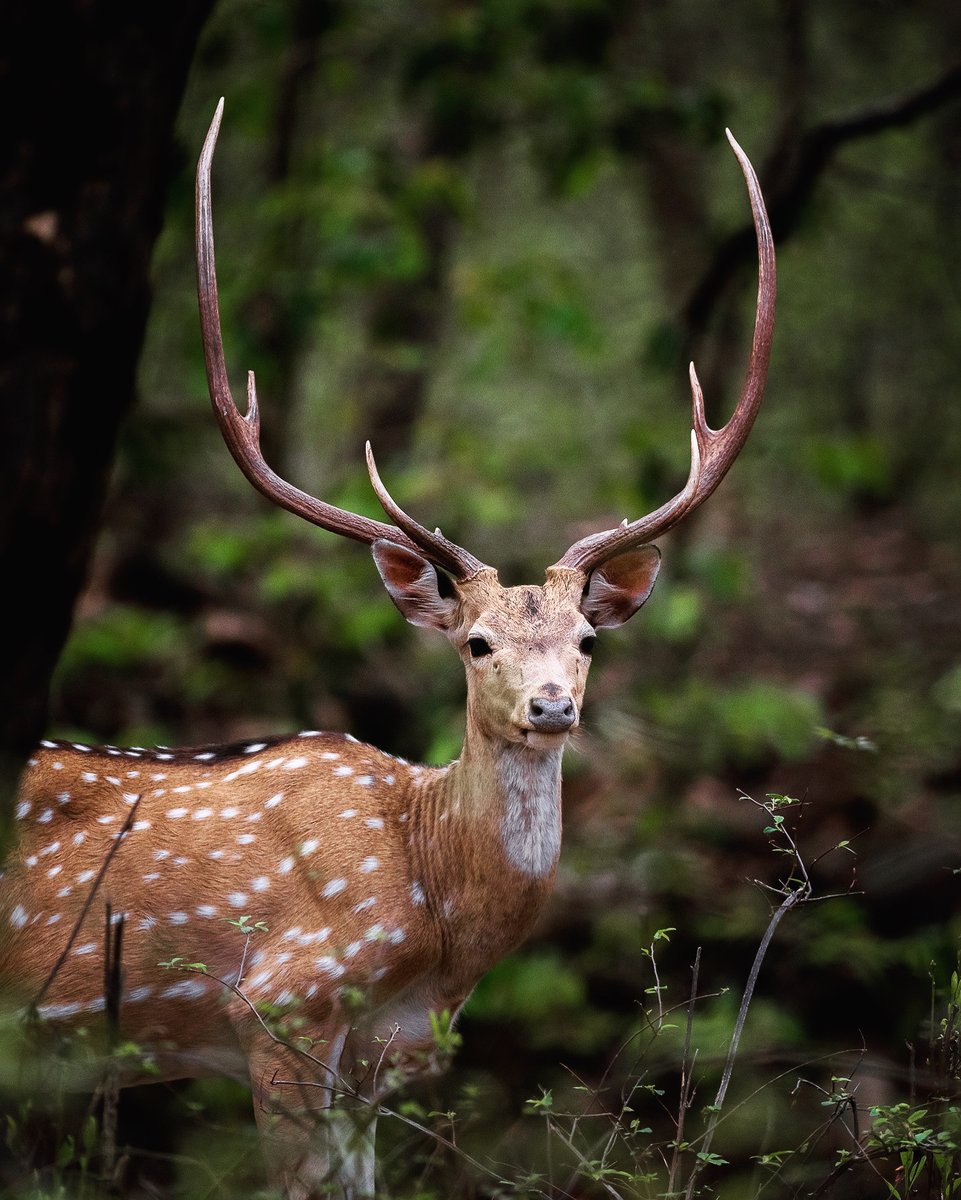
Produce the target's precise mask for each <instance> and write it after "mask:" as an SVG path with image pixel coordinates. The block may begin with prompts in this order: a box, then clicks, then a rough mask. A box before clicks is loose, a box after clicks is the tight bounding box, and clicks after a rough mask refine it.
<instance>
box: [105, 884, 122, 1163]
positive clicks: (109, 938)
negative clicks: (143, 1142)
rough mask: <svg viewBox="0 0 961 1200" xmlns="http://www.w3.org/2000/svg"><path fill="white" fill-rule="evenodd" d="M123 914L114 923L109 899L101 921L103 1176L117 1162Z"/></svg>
mask: <svg viewBox="0 0 961 1200" xmlns="http://www.w3.org/2000/svg"><path fill="white" fill-rule="evenodd" d="M123 930H124V917H123V913H120V914H119V915H118V918H117V921H116V923H114V920H113V912H112V908H111V904H110V901H109V900H108V901H107V904H106V914H105V922H104V956H103V994H104V1001H105V1016H106V1021H107V1050H108V1059H107V1068H106V1072H105V1077H104V1081H103V1110H102V1124H101V1133H100V1156H101V1159H102V1160H103V1172H104V1175H105V1176H108V1177H109V1176H112V1175H113V1173H114V1169H115V1166H116V1161H117V1109H118V1106H119V1101H120V1073H119V1071H118V1069H117V1060H116V1058H115V1051H116V1048H117V1042H118V1040H119V1038H118V1034H119V1031H120V1000H121V995H122V992H123V975H122V972H121V964H122V961H123Z"/></svg>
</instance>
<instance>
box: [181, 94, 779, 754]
mask: <svg viewBox="0 0 961 1200" xmlns="http://www.w3.org/2000/svg"><path fill="white" fill-rule="evenodd" d="M222 114H223V101H221V102H220V105H219V106H218V108H217V112H216V114H215V116H214V120H213V123H212V124H211V127H210V130H209V132H208V134H207V139H206V141H205V143H204V148H203V153H202V154H201V158H200V163H199V166H198V171H197V270H198V297H199V302H200V316H201V327H202V331H203V344H204V356H205V360H206V366H207V379H208V384H209V388H210V396H211V400H212V403H213V407H214V411H215V413H216V415H217V421H218V423H219V425H220V429H221V432H222V433H223V436H224V439H225V441H226V443H227V446H228V448H229V449H230V452H231V454H232V455H233V456H234V459H235V460H236V462H237V464H238V465H239V467H240V469H241V470H242V471H243V473H244V474H245V475H246V476H247V478H248V479H249V480H250V482H251V483H252V484H253V485H254V487H256V488H257V489H258V490H259V491H260V492H262V493H263V495H265V496H266V497H267V498H268V499H269V500H271V501H273V502H274V503H275V504H279V505H280V506H281V507H283V508H286V509H288V510H289V511H291V512H293V513H295V514H296V515H298V516H300V517H303V518H304V519H305V520H308V521H310V522H312V523H313V524H315V525H319V526H320V527H321V528H322V529H327V530H330V531H331V532H334V533H339V534H342V535H344V536H345V537H350V538H354V539H355V540H357V541H361V542H366V543H367V544H368V545H370V547H371V551H372V553H373V557H374V562H375V563H376V566H377V569H378V571H379V572H380V575H381V578H382V579H383V581H384V584H385V586H386V588H387V591H388V592H389V594H390V596H391V598H392V599H393V601H394V603H395V604H396V605H397V607H398V608H399V609H400V611H401V612H402V613H403V615H404V616H405V617H406V618H407V620H408V621H410V622H412V623H413V624H415V625H421V626H425V627H427V628H431V629H437V630H439V631H440V632H442V633H443V634H444V635H445V636H446V637H447V638H448V640H449V641H450V642H451V643H452V645H453V646H454V647H455V649H456V650H457V652H458V653H459V655H460V657H461V659H462V660H463V662H464V665H465V668H466V671H467V686H468V729H469V730H474V731H475V732H476V733H478V734H481V735H486V736H488V737H491V738H496V739H501V740H503V741H506V742H509V743H519V744H526V745H527V746H529V747H530V748H532V749H537V748H540V749H546V748H549V747H555V746H556V745H557V744H558V742H563V740H564V739H565V738H566V736H567V734H568V733H569V732H570V730H571V729H573V728H574V727H575V726H576V725H577V723H578V720H579V717H580V709H581V701H582V698H583V695H584V684H585V681H586V677H587V670H588V666H589V664H590V656H591V649H592V647H593V644H594V634H595V630H597V629H599V628H609V627H612V626H616V625H620V624H622V623H623V622H624V621H626V620H628V619H629V618H630V617H631V616H633V614H634V613H635V612H636V611H637V610H638V608H640V606H641V605H642V604H643V603H644V602H645V600H646V599H647V598H648V596H649V595H650V594H651V590H652V588H653V586H654V581H655V579H656V577H657V571H658V565H659V562H660V554H659V552H658V551H657V549H656V548H655V547H653V546H652V545H650V543H651V542H652V541H653V540H654V538H656V537H658V536H659V535H660V534H662V533H666V532H667V531H668V530H669V529H671V528H673V527H674V526H675V525H676V524H678V522H679V521H681V520H682V519H683V518H684V517H686V516H688V515H689V514H690V513H692V512H693V511H694V510H695V509H696V508H697V507H698V506H699V505H700V504H702V503H703V501H704V500H706V499H707V497H708V496H709V495H710V494H711V493H712V492H713V491H714V489H715V488H716V487H717V485H718V484H719V483H720V481H721V480H722V479H723V477H724V475H725V474H726V473H727V471H728V469H729V468H730V466H731V464H732V463H733V462H734V459H735V458H736V457H737V455H738V454H739V453H740V451H741V448H742V447H743V445H744V443H745V441H746V440H747V436H748V434H749V433H750V430H751V426H752V425H753V423H754V419H755V417H756V415H757V412H758V409H759V407H760V404H761V400H762V397H763V393H764V383H765V378H766V375H767V368H768V362H769V359H770V353H771V341H772V335H773V331H774V298H775V265H774V246H773V240H772V237H771V230H770V226H769V224H768V219H767V214H766V212H765V209H764V201H763V199H762V196H761V190H760V186H759V184H758V181H757V177H756V175H755V173H754V169H753V167H752V166H751V164H750V162H749V160H748V158H747V156H746V155H745V154H744V152H743V150H741V148H740V146H738V144H737V142H736V141H735V140H734V138H733V137H732V136H731V134H730V132H728V135H727V136H728V140H729V141H730V144H731V147H732V149H733V151H734V154H735V155H736V157H737V160H738V162H739V164H740V166H741V170H742V172H743V174H744V178H745V181H746V183H747V188H748V194H749V196H750V201H751V209H752V212H753V215H754V227H755V230H756V233H757V241H758V259H759V284H758V299H757V310H756V317H755V326H754V341H753V346H752V350H751V358H750V362H749V364H748V369H747V374H746V376H745V380H744V384H743V387H742V391H741V396H740V399H739V400H738V403H737V407H736V409H735V411H734V414H733V416H732V417H731V419H730V420H729V421H728V422H727V424H726V425H725V426H724V427H723V428H722V429H717V430H715V429H711V428H710V427H709V426H708V424H707V421H706V419H705V415H704V399H703V395H702V393H701V387H700V384H699V383H698V379H697V374H696V373H695V370H694V366H693V364H692V365H691V368H690V381H691V391H692V397H693V428H692V431H691V468H690V473H689V475H688V480H687V483H686V485H685V486H684V488H683V489H682V490H681V491H680V492H678V494H677V495H676V496H674V497H673V499H671V500H669V501H667V503H666V504H663V505H661V507H660V508H658V509H656V510H655V511H654V512H652V513H649V514H648V515H646V516H643V517H640V518H638V519H637V520H634V521H628V520H625V521H624V522H623V523H622V524H621V525H619V526H618V527H617V528H615V529H610V530H606V531H603V532H600V533H595V534H591V535H589V536H588V537H585V538H582V539H581V540H580V541H578V542H575V544H574V545H572V546H571V547H570V549H569V550H568V551H567V552H566V553H565V554H564V555H563V556H562V557H561V558H560V559H559V560H558V561H557V562H556V563H554V565H553V566H551V567H549V568H548V570H547V580H546V582H545V583H544V584H543V585H542V586H540V587H537V586H529V587H515V588H505V587H502V586H501V584H500V583H499V582H498V578H497V572H496V570H495V569H494V568H493V567H489V566H486V565H485V564H484V563H482V562H480V561H479V560H478V559H477V558H475V557H474V556H473V555H472V554H470V553H469V552H468V551H466V550H464V549H462V548H461V547H460V546H457V545H455V544H454V543H453V542H451V541H449V540H448V539H447V538H446V537H444V535H443V534H442V533H441V531H440V530H439V529H435V530H434V531H433V532H430V531H429V530H428V529H426V528H425V527H424V526H422V525H420V524H418V522H417V521H415V520H414V519H413V518H412V517H411V516H409V515H408V514H407V513H406V512H405V511H404V510H403V509H402V508H401V507H400V505H399V504H397V502H396V501H395V500H394V499H393V498H392V497H391V495H390V494H389V492H388V491H387V489H386V488H385V487H384V484H383V482H382V481H381V478H380V476H379V474H378V472H377V467H376V464H375V462H374V457H373V453H372V451H371V448H370V444H369V443H368V444H367V467H368V472H369V474H370V479H371V483H372V485H373V488H374V491H375V493H376V495H377V498H378V500H379V501H380V503H381V505H382V507H383V508H384V511H385V512H386V513H387V515H388V516H389V517H390V518H391V521H392V522H393V523H392V524H386V523H384V522H381V521H374V520H371V519H369V518H367V517H362V516H359V515H357V514H355V513H351V512H348V511H345V510H344V509H340V508H336V507H334V506H333V505H330V504H327V503H325V502H324V501H322V500H319V499H317V498H315V497H313V496H310V495H308V494H307V493H305V492H302V491H300V490H299V489H297V488H295V487H292V486H291V485H290V484H289V483H287V482H286V481H285V480H283V479H281V478H280V477H279V476H278V475H276V474H275V473H274V472H273V471H272V470H271V468H270V467H269V466H268V465H267V463H266V462H265V461H264V458H263V455H262V453H261V450H260V439H259V423H260V418H259V412H258V407H257V393H256V386H255V383H254V376H253V372H250V373H249V374H248V377H247V412H246V415H242V414H241V413H240V412H239V411H238V409H237V407H236V405H235V403H234V401H233V398H232V396H231V392H230V386H229V383H228V379H227V370H226V364H225V360H224V351H223V342H222V337H221V330H220V315H219V311H218V307H217V279H216V267H215V261H214V244H213V225H212V218H211V200H210V166H211V160H212V158H213V153H214V147H215V145H216V141H217V135H218V132H219V129H220V122H221V117H222Z"/></svg>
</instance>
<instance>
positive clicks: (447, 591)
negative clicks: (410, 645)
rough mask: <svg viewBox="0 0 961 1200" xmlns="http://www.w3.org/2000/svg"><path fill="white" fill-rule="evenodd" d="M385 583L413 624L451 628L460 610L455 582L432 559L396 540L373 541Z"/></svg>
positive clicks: (391, 596)
mask: <svg viewBox="0 0 961 1200" xmlns="http://www.w3.org/2000/svg"><path fill="white" fill-rule="evenodd" d="M370 552H371V554H373V556H374V562H375V563H376V565H377V570H378V571H379V572H380V577H381V579H383V581H384V587H386V588H387V591H388V592H389V593H390V598H391V600H393V602H394V603H395V604H396V605H397V607H398V608H399V609H400V611H401V612H402V613H403V614H404V616H405V617H406V618H407V620H408V621H410V623H411V624H412V625H423V626H424V627H425V628H427V629H441V630H446V629H449V628H450V626H451V625H452V624H453V621H454V617H455V615H456V612H457V599H456V597H455V595H454V589H453V585H452V584H451V583H450V580H448V578H447V576H446V575H443V576H442V575H441V574H440V572H439V571H437V570H436V569H435V568H434V566H433V564H432V563H429V562H428V561H427V559H426V558H422V557H421V556H420V555H419V554H415V553H414V551H413V550H408V549H406V548H405V547H404V546H398V545H396V544H395V543H394V542H388V541H383V540H381V541H376V542H372V543H371V547H370Z"/></svg>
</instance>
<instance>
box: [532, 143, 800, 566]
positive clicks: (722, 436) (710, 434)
mask: <svg viewBox="0 0 961 1200" xmlns="http://www.w3.org/2000/svg"><path fill="white" fill-rule="evenodd" d="M725 132H726V134H727V140H728V141H729V142H730V144H731V149H732V150H733V151H734V154H735V156H736V157H737V160H738V162H739V163H740V166H741V171H742V172H743V174H744V179H745V182H746V183H747V190H748V195H749V197H750V201H751V211H752V213H753V215H754V230H755V233H756V235H757V246H758V292H757V309H756V313H755V318H754V340H753V343H752V346H751V358H750V361H749V362H748V367H747V372H746V374H745V377H744V383H743V385H742V388H741V396H740V399H739V400H738V402H737V407H736V408H735V410H734V412H733V414H732V416H731V418H730V420H729V421H728V422H727V424H726V425H725V426H724V427H723V428H721V429H711V427H710V426H709V425H708V423H707V420H706V419H705V416H704V395H703V393H702V391H701V385H700V383H699V382H698V378H697V373H696V371H695V370H694V364H693V363H691V366H690V377H691V407H692V429H691V469H690V473H689V474H688V478H687V483H686V484H685V485H684V488H683V490H682V491H680V492H678V494H677V495H676V496H675V497H674V498H673V499H671V500H668V502H667V503H666V504H662V505H661V507H660V508H658V509H656V510H655V511H654V512H652V513H649V514H648V515H647V516H645V517H640V518H639V519H638V520H636V521H631V522H629V523H625V524H622V525H620V526H618V527H617V528H616V529H608V530H605V531H603V532H601V533H593V534H589V535H588V536H587V537H585V538H581V540H580V541H578V542H575V543H574V545H573V546H571V548H570V549H569V550H568V551H567V553H566V554H565V555H564V557H563V558H561V559H559V560H558V562H556V563H555V564H554V566H555V567H567V568H570V569H572V570H577V571H582V572H583V573H584V574H585V575H586V574H588V573H589V572H590V571H592V570H593V569H594V568H595V567H597V566H599V565H600V564H601V563H602V562H605V561H606V560H607V559H609V558H611V557H613V556H614V555H615V554H620V553H622V552H623V551H625V550H630V549H632V548H633V547H635V546H639V545H642V544H643V543H645V542H650V541H653V540H654V538H656V537H659V536H660V535H661V534H662V533H666V532H667V531H668V530H669V529H672V528H673V527H674V526H675V525H677V524H678V522H679V521H681V520H683V518H684V517H686V516H687V515H688V514H689V513H692V512H693V511H694V509H696V508H697V507H698V505H700V504H702V503H703V502H704V501H705V500H706V499H707V498H708V496H710V494H711V493H712V492H713V491H714V489H715V488H716V487H717V485H718V484H719V483H720V482H721V480H722V479H723V478H724V476H725V475H726V474H727V472H728V470H729V469H730V467H731V464H732V463H733V462H734V460H735V459H736V458H737V456H738V454H740V452H741V449H742V448H743V446H744V443H745V442H746V441H747V437H748V434H749V433H750V432H751V426H752V425H753V424H754V418H755V417H756V416H757V413H758V409H759V408H760V407H761V401H762V399H763V398H764V384H765V382H766V379H767V370H768V364H769V362H770V359H771V342H772V340H773V335H774V300H775V293H776V290H777V278H776V270H775V262H774V239H773V237H772V236H771V226H770V223H769V221H768V217H767V212H766V210H765V207H764V198H763V196H762V195H761V186H760V184H759V183H758V180H757V175H756V174H755V172H754V168H753V167H752V166H751V162H750V159H749V158H748V157H747V155H746V154H745V153H744V151H743V150H742V149H741V147H740V146H739V145H738V144H737V142H736V141H735V140H734V137H733V136H732V134H731V131H730V130H729V129H728V130H725Z"/></svg>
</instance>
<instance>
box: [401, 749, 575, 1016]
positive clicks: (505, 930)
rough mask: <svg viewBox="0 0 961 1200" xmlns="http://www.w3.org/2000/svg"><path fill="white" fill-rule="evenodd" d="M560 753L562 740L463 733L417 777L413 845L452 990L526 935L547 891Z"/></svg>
mask: <svg viewBox="0 0 961 1200" xmlns="http://www.w3.org/2000/svg"><path fill="white" fill-rule="evenodd" d="M561 756H562V749H561V747H557V748H552V749H550V750H548V751H540V750H538V751H535V750H532V749H529V748H527V747H525V746H522V745H514V744H511V743H506V742H504V741H503V740H500V739H493V738H490V737H488V736H485V735H483V734H481V733H479V732H478V731H476V730H469V731H468V736H467V739H466V741H465V744H464V749H463V752H462V754H461V757H460V758H459V759H458V760H457V761H456V762H454V763H452V764H451V765H450V766H449V767H447V768H445V769H444V770H443V771H438V772H437V773H436V774H435V773H431V775H432V777H426V778H424V781H423V784H422V785H421V796H420V798H419V801H418V803H417V805H416V808H415V809H412V812H411V820H412V822H413V823H414V828H412V830H411V833H412V834H413V835H414V840H413V842H412V845H411V852H412V858H413V860H414V863H415V869H416V870H417V871H418V873H419V876H420V878H421V879H422V881H423V884H424V887H425V891H426V896H427V902H428V904H429V905H430V906H431V908H432V909H433V910H434V912H435V913H436V915H437V918H438V920H439V923H440V927H441V936H442V939H443V944H444V951H445V954H444V957H445V959H446V961H447V964H448V969H449V971H450V972H452V973H453V974H454V975H456V976H457V978H458V980H460V981H461V982H460V983H456V984H455V983H451V991H452V992H458V991H460V992H462V993H463V995H466V994H467V992H468V991H470V989H471V988H472V987H473V985H474V983H475V982H476V980H477V978H479V976H480V975H481V974H483V972H484V971H486V970H487V969H488V968H489V967H490V966H491V965H492V964H493V963H494V962H496V961H497V960H498V959H499V958H500V957H501V956H502V955H503V954H505V953H507V952H508V951H509V950H511V949H513V948H514V947H515V946H516V945H518V944H519V943H520V942H521V941H523V940H524V938H525V937H526V936H527V935H528V933H529V932H530V930H531V928H532V927H533V925H534V924H535V922H536V920H537V917H538V915H539V913H540V910H541V908H542V907H543V903H544V901H545V900H546V898H547V896H548V895H549V894H550V890H551V886H552V884H553V880H554V872H555V868H556V865H557V859H558V855H559V853H560V843H561V804H560V792H561ZM425 776H426V772H425ZM415 812H416V814H417V815H416V817H415ZM418 826H419V828H418ZM462 984H463V986H461V985H462Z"/></svg>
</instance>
